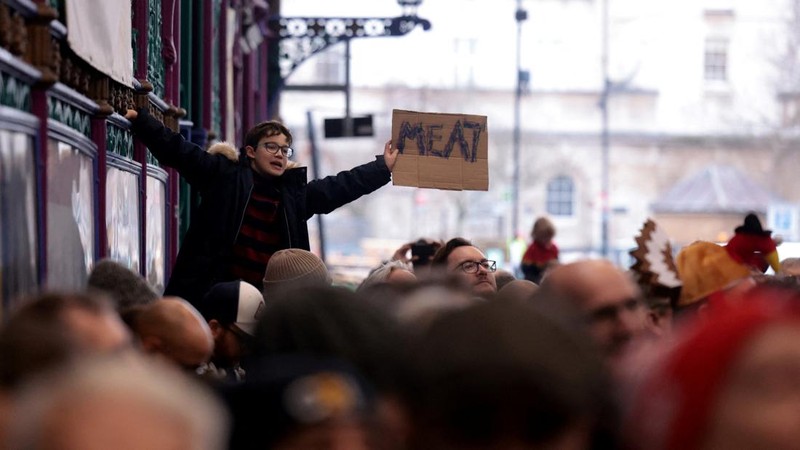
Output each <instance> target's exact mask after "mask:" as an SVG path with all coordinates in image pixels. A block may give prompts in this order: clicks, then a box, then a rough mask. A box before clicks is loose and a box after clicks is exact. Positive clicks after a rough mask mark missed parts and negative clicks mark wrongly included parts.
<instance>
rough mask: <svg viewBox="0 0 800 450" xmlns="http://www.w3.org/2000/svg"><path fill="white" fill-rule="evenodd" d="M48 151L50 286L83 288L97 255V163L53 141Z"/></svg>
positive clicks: (81, 152)
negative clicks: (95, 193)
mask: <svg viewBox="0 0 800 450" xmlns="http://www.w3.org/2000/svg"><path fill="white" fill-rule="evenodd" d="M47 152H48V154H47V287H48V288H50V289H64V290H70V289H82V288H84V287H85V286H86V278H87V274H88V273H89V269H90V268H91V266H92V264H93V263H94V253H95V245H94V244H95V242H94V237H95V227H94V218H95V208H94V199H95V196H94V189H93V187H94V185H95V182H94V181H95V180H94V161H93V158H92V157H91V156H90V155H88V154H87V153H86V152H83V151H81V150H79V149H78V148H77V147H76V146H74V145H72V144H67V143H65V142H61V141H59V140H55V139H52V138H51V139H48V141H47Z"/></svg>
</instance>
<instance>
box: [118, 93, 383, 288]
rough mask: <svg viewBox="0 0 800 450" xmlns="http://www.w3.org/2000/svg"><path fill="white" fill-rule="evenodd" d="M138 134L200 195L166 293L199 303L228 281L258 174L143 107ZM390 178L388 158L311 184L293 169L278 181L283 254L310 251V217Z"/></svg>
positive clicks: (243, 159) (301, 170) (243, 158)
mask: <svg viewBox="0 0 800 450" xmlns="http://www.w3.org/2000/svg"><path fill="white" fill-rule="evenodd" d="M131 129H132V131H133V132H134V134H135V135H136V137H137V138H138V139H139V140H141V141H142V142H143V143H144V144H145V145H146V146H147V148H148V149H149V150H150V152H151V153H152V154H153V156H155V158H156V159H157V160H158V162H159V163H160V164H162V165H164V166H167V167H172V168H174V169H176V170H177V171H178V173H179V174H180V175H181V176H182V177H183V178H184V179H186V181H187V182H188V183H189V185H191V186H192V188H193V189H195V190H197V192H199V194H200V198H201V201H200V206H199V207H198V210H197V215H196V216H194V217H193V220H192V223H191V224H190V225H189V229H188V231H187V232H186V236H185V238H184V240H183V243H182V244H181V248H180V250H179V251H178V258H177V260H176V262H175V266H174V267H173V268H172V274H171V276H170V279H169V282H168V283H167V287H166V290H165V292H164V295H176V296H179V297H183V298H184V299H186V300H188V301H190V302H191V303H194V304H196V303H197V302H198V301H200V300H201V299H202V297H203V295H205V293H206V292H207V291H208V290H209V289H210V288H211V286H213V285H214V284H216V283H218V282H221V281H229V277H230V275H229V268H230V261H231V253H232V250H233V244H234V242H235V241H236V237H237V235H238V232H239V227H240V226H241V223H242V219H243V217H244V211H245V208H246V206H247V202H248V200H249V198H250V192H251V190H252V188H253V175H254V173H253V169H252V168H251V167H250V161H249V160H248V159H247V157H246V156H245V154H244V152H240V154H239V155H238V158H239V159H238V160H235V158H234V160H231V159H230V158H229V157H226V156H225V155H223V154H214V153H208V152H205V151H203V149H201V148H200V147H199V146H197V145H195V144H194V143H191V142H187V141H185V140H184V139H183V136H181V135H180V134H179V133H175V132H173V131H172V130H170V129H168V128H166V127H165V126H164V125H163V124H162V123H161V122H159V121H158V120H156V119H155V118H153V117H152V116H151V115H150V114H149V113H148V112H147V110H146V109H144V108H142V109H140V110H139V115H138V117H137V118H136V120H135V121H134V122H133V126H132V128H131ZM390 180H391V172H390V171H389V168H388V167H387V166H386V163H385V162H384V160H383V156H378V157H377V158H376V160H375V161H372V162H369V163H367V164H363V165H360V166H358V167H355V168H353V169H351V170H347V171H343V172H340V173H339V174H337V175H336V176H329V177H325V178H322V179H320V180H314V181H311V182H308V181H307V175H306V168H305V167H297V168H291V169H287V170H286V171H285V172H284V174H283V175H282V176H281V177H280V183H279V185H280V191H281V209H282V211H283V214H282V216H283V217H282V227H281V237H282V248H302V249H306V250H308V249H309V242H308V226H307V223H306V221H307V220H308V219H309V218H310V217H311V216H313V215H314V214H327V213H329V212H331V211H333V210H334V209H336V208H338V207H340V206H342V205H345V204H347V203H350V202H352V201H353V200H356V199H357V198H359V197H361V196H362V195H365V194H369V193H371V192H373V191H375V190H377V189H378V188H380V187H381V186H383V185H385V184H386V183H388V182H389V181H390ZM257 287H259V289H260V286H257Z"/></svg>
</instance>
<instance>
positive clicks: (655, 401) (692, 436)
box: [626, 288, 800, 450]
mask: <svg viewBox="0 0 800 450" xmlns="http://www.w3.org/2000/svg"><path fill="white" fill-rule="evenodd" d="M746 297H747V298H744V299H740V300H739V301H736V302H725V303H717V304H715V305H713V306H710V307H709V310H710V311H709V315H708V316H707V317H706V319H704V320H697V321H696V322H695V323H693V324H691V325H689V327H688V328H686V329H685V330H684V332H683V334H682V335H681V336H680V337H679V338H678V339H677V341H676V342H675V345H674V346H673V347H672V348H671V349H670V350H669V351H668V352H667V353H665V354H664V355H662V358H661V359H660V360H659V362H658V363H656V364H655V365H654V366H653V367H651V368H650V372H649V373H648V374H647V375H645V377H644V380H643V382H642V384H641V385H640V386H639V387H638V389H637V391H636V392H635V393H634V397H633V404H632V407H631V410H630V413H631V415H630V419H629V421H628V423H626V427H627V430H626V431H627V435H628V437H629V438H630V439H631V441H632V444H633V447H634V448H647V449H655V450H673V449H674V450H677V449H681V450H691V449H695V448H699V446H700V445H701V444H702V441H703V437H704V436H705V433H706V432H707V426H708V424H709V423H710V419H711V415H712V414H713V408H714V405H715V403H716V401H717V398H718V396H719V393H720V392H721V391H722V389H723V388H724V387H725V382H724V379H725V376H726V375H727V373H728V372H729V370H730V368H731V367H732V366H733V364H734V363H735V362H736V359H737V356H738V355H739V353H740V352H741V350H742V349H743V348H744V346H745V344H746V343H747V342H749V340H750V339H752V337H753V336H755V335H756V334H757V333H758V332H759V331H760V330H763V329H764V328H766V327H767V326H768V325H772V324H775V323H778V322H787V321H792V322H798V321H800V300H799V299H798V298H797V296H796V295H794V294H789V293H787V292H783V291H775V290H774V289H761V288H757V289H754V290H751V291H750V292H748V293H747V294H746Z"/></svg>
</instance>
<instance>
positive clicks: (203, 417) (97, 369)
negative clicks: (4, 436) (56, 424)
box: [9, 352, 229, 450]
mask: <svg viewBox="0 0 800 450" xmlns="http://www.w3.org/2000/svg"><path fill="white" fill-rule="evenodd" d="M98 397H99V398H102V399H103V400H107V401H110V402H115V404H116V405H119V407H121V408H124V407H125V406H124V402H125V401H130V400H135V401H138V402H142V403H144V404H146V405H147V406H148V407H152V409H153V411H157V413H156V414H158V415H159V417H165V418H173V419H175V420H177V421H180V422H182V423H183V424H185V425H186V427H185V428H184V427H181V428H184V429H189V430H190V433H191V437H190V439H191V442H190V443H189V445H188V446H187V447H186V448H189V449H192V450H222V449H224V448H225V445H226V443H227V433H228V429H229V428H228V424H229V418H228V413H227V411H226V410H225V409H224V406H223V405H222V404H221V402H220V401H219V400H218V399H217V398H216V397H214V396H213V395H212V393H211V392H210V391H209V390H208V388H206V387H205V386H203V385H202V384H200V382H199V381H195V380H193V379H190V378H188V377H187V376H186V375H184V374H182V373H180V372H178V371H177V370H176V369H174V368H172V367H170V366H167V365H166V364H163V363H160V362H159V361H156V360H151V359H149V358H146V357H145V356H143V355H140V354H137V353H134V352H126V353H124V354H115V355H111V356H108V355H105V356H100V357H91V358H87V359H84V360H80V361H77V362H76V363H74V364H71V365H69V366H68V367H66V368H65V367H61V368H60V370H58V371H53V372H50V373H47V374H45V375H43V376H40V377H38V378H35V379H34V380H33V381H31V382H29V383H28V384H27V385H23V386H22V388H21V390H20V391H19V392H18V394H17V395H16V397H15V399H14V416H13V418H12V419H11V424H10V425H11V426H10V427H9V430H10V436H9V443H10V447H9V448H15V449H20V450H45V449H46V448H47V443H46V442H47V441H48V437H47V435H48V432H47V431H48V430H47V429H48V428H49V426H48V423H49V422H50V419H51V418H52V414H53V413H54V412H56V411H58V410H59V409H62V408H65V407H68V406H69V405H74V404H76V403H79V402H81V401H84V400H88V399H97V398H98ZM85 425H86V426H92V424H90V423H86V424H85ZM120 426H123V427H124V426H127V425H126V424H120Z"/></svg>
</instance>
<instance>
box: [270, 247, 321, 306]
mask: <svg viewBox="0 0 800 450" xmlns="http://www.w3.org/2000/svg"><path fill="white" fill-rule="evenodd" d="M263 281H264V294H265V295H266V293H267V292H275V291H276V290H278V289H285V288H287V287H293V286H310V285H330V284H331V282H332V280H331V276H330V274H329V273H328V268H327V267H326V266H325V263H324V262H322V260H321V259H319V257H318V256H317V255H315V254H313V253H311V252H309V251H307V250H303V249H299V248H288V249H284V250H279V251H277V252H275V253H274V254H273V255H272V256H271V257H270V258H269V262H268V263H267V270H266V271H265V272H264V280H263Z"/></svg>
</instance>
